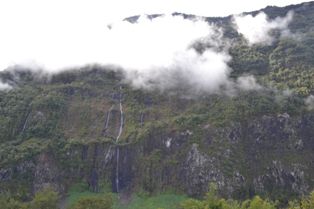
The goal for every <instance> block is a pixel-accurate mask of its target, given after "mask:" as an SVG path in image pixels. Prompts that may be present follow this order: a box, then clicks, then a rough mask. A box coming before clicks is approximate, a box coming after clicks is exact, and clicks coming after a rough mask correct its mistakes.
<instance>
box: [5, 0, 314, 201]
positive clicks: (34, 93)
mask: <svg viewBox="0 0 314 209" xmlns="http://www.w3.org/2000/svg"><path fill="white" fill-rule="evenodd" d="M291 10H292V11H293V12H294V18H293V20H292V22H291V23H290V24H289V29H290V31H291V33H293V34H298V36H299V37H300V38H295V37H290V36H287V37H283V38H279V39H277V40H275V41H274V43H272V44H271V45H261V44H254V45H251V46H250V45H248V44H247V43H246V42H245V41H244V37H243V36H242V35H241V34H239V33H238V32H237V31H236V30H235V29H234V28H233V27H232V26H231V24H232V23H231V22H232V17H231V16H228V17H221V18H220V17H215V18H210V17H208V18H205V19H206V21H208V22H209V23H215V24H218V25H220V26H221V27H223V28H224V36H225V37H229V38H232V39H233V40H234V42H233V44H232V46H231V47H230V54H231V55H232V57H233V59H232V61H231V63H230V67H231V68H232V69H233V71H232V72H231V77H232V79H236V78H238V77H240V76H243V75H254V76H255V78H256V79H257V81H258V82H259V83H260V84H261V85H263V86H265V87H266V88H264V89H263V90H249V91H240V92H239V93H237V95H235V96H230V95H225V94H219V93H217V94H210V95H197V96H196V97H191V96H190V95H188V94H186V92H185V91H184V90H182V89H181V90H180V89H177V90H176V91H175V92H171V93H165V92H161V91H159V90H143V89H134V88H133V87H131V86H130V85H129V84H128V83H125V82H124V80H123V76H124V75H123V71H120V70H116V69H114V68H112V67H111V66H100V65H90V66H86V67H82V68H81V69H73V70H68V71H64V72H61V73H58V74H54V75H52V76H47V75H45V74H44V73H43V72H41V71H33V70H29V69H27V68H21V67H16V68H12V69H8V70H5V71H1V72H0V78H1V80H2V81H3V82H6V83H9V84H10V85H12V86H13V87H14V88H13V89H12V90H10V91H0V112H1V114H0V192H2V193H4V192H9V193H10V194H12V195H13V196H14V197H16V198H19V199H22V200H29V199H31V197H32V195H33V194H34V193H35V192H36V191H40V190H41V189H43V188H46V187H52V188H53V189H54V190H56V191H58V192H59V193H60V194H63V195H64V194H67V193H68V192H69V189H70V188H72V187H73V185H76V184H80V183H82V184H86V185H88V189H89V190H90V191H92V192H99V191H102V190H103V189H104V188H107V187H108V185H109V187H110V190H111V191H113V192H118V193H135V192H139V191H145V192H147V193H149V194H156V193H158V192H164V191H169V190H171V191H174V192H178V193H184V194H187V195H189V196H193V197H202V196H203V195H204V194H205V193H206V192H207V191H208V188H209V187H208V185H209V184H210V183H215V184H216V185H217V188H218V192H219V194H220V195H221V196H223V197H232V198H235V199H245V198H249V197H253V196H254V195H257V194H258V195H261V196H264V197H267V198H271V199H279V200H282V201H286V200H288V199H291V198H294V197H298V196H302V195H305V194H308V193H309V192H310V191H312V190H313V189H314V161H313V159H314V138H313V137H314V112H313V109H314V108H313V103H314V101H313V100H314V99H313V96H311V95H313V94H314V59H313V54H314V2H307V3H302V4H298V5H291V6H287V7H282V8H281V7H266V8H264V9H262V10H259V11H254V12H250V13H245V14H251V15H253V16H254V15H257V14H258V13H259V12H261V11H262V12H265V13H266V14H267V15H268V16H269V18H270V19H275V18H276V17H278V16H280V17H283V16H285V15H286V14H287V13H288V12H289V11H291ZM173 15H183V16H184V18H195V16H193V15H185V14H180V13H175V14H173ZM156 17H158V15H152V16H151V18H156ZM137 18H138V17H136V16H134V17H131V18H129V19H126V20H127V21H132V22H136V21H137ZM198 47H200V48H199V50H200V51H201V50H202V47H206V46H198Z"/></svg>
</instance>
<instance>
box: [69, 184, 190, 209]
mask: <svg viewBox="0 0 314 209" xmlns="http://www.w3.org/2000/svg"><path fill="white" fill-rule="evenodd" d="M109 193H110V190H108V188H106V187H104V188H103V189H102V191H101V192H99V193H94V192H90V191H88V188H87V185H85V184H84V183H78V184H75V185H73V186H72V187H71V188H70V189H69V192H68V196H67V199H66V207H69V206H71V205H73V204H74V203H76V202H77V201H78V200H79V199H80V198H82V197H91V196H98V197H101V196H103V195H105V194H109ZM122 196H123V195H122ZM112 197H113V199H114V209H158V208H162V209H178V207H179V205H180V203H181V202H182V201H183V200H185V199H187V196H185V195H178V194H174V193H170V192H169V193H164V194H158V195H154V196H148V195H143V194H142V195H140V194H133V195H132V197H130V199H129V200H128V201H125V200H124V201H123V200H121V199H120V198H119V196H118V194H112Z"/></svg>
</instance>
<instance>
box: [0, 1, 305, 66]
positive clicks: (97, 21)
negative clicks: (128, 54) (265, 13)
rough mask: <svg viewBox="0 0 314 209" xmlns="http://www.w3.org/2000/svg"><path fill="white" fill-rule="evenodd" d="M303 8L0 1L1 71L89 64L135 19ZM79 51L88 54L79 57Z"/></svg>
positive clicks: (209, 3) (258, 4)
mask: <svg viewBox="0 0 314 209" xmlns="http://www.w3.org/2000/svg"><path fill="white" fill-rule="evenodd" d="M300 2H302V1H300V0H263V1H262V0H255V1H252V0H237V1H231V0H228V1H227V0H219V1H210V0H0V70H2V69H3V68H5V67H7V66H10V65H14V64H21V63H23V62H28V61H30V62H31V61H34V62H35V63H37V62H38V63H40V64H44V65H45V64H46V65H48V64H47V63H48V61H46V60H47V59H50V61H49V62H50V63H55V62H57V61H58V62H60V63H62V62H63V61H66V60H68V59H70V58H69V56H70V55H73V56H72V57H73V60H75V61H76V60H79V59H81V58H86V56H87V55H86V54H83V53H82V51H84V50H85V51H89V52H91V51H95V50H96V49H95V48H96V47H98V45H99V42H101V41H100V40H101V39H105V35H106V34H105V30H106V29H107V27H106V26H107V25H108V24H109V23H112V22H117V21H118V20H120V19H123V18H124V17H127V16H131V15H137V14H151V13H171V12H175V11H177V12H184V13H190V14H196V15H203V16H225V15H229V14H236V13H240V12H243V11H251V10H256V9H260V8H263V7H265V6H267V5H277V6H284V5H288V4H296V3H300ZM125 33H126V34H127V33H128V32H125ZM98 48H100V46H99V47H98ZM98 48H97V50H98ZM79 49H80V51H81V52H80V53H82V54H81V55H80V56H76V54H77V53H78V51H79ZM85 53H86V52H85ZM95 54H96V53H95ZM101 55H102V54H101ZM78 57H79V58H78ZM52 58H56V59H55V60H57V61H54V60H52ZM50 65H51V64H50Z"/></svg>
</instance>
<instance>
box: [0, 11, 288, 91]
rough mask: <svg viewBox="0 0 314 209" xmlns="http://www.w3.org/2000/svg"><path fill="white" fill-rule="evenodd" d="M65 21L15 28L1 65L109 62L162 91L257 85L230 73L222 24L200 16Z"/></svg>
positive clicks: (52, 69) (58, 66) (56, 67)
mask: <svg viewBox="0 0 314 209" xmlns="http://www.w3.org/2000/svg"><path fill="white" fill-rule="evenodd" d="M263 18H264V17H263ZM283 21H286V22H287V23H288V21H287V20H285V18H283V19H278V20H276V22H280V23H281V22H283ZM70 23H71V22H67V23H66V25H61V26H60V27H58V28H54V29H53V30H57V33H56V31H52V29H49V30H48V31H41V29H40V27H35V26H32V27H31V29H32V30H27V31H24V33H20V35H18V34H14V36H12V37H11V38H12V39H9V40H10V41H11V44H10V43H8V42H6V43H5V45H4V46H6V47H3V48H1V49H0V55H1V57H2V59H1V61H0V68H1V67H2V69H4V68H5V67H8V66H10V65H14V64H18V65H26V66H28V67H29V66H31V67H33V68H36V67H37V68H38V66H39V67H40V68H43V69H44V71H46V72H47V73H58V72H60V71H62V70H66V69H73V68H75V67H81V66H84V65H87V64H101V65H114V66H118V67H121V68H122V69H123V73H124V75H125V81H126V82H128V83H130V84H131V85H132V86H133V87H135V88H144V89H159V90H161V91H165V90H171V89H178V88H179V89H180V88H182V87H183V88H186V89H189V90H190V91H191V92H193V93H220V92H232V90H233V89H242V90H259V89H261V88H260V86H259V85H258V84H257V83H256V81H255V78H254V77H253V76H246V77H241V78H239V79H238V80H235V81H234V80H232V79H230V77H229V75H230V73H231V71H232V69H230V67H229V65H228V64H229V62H230V61H231V59H232V57H231V56H230V55H229V53H228V48H229V43H230V40H226V39H225V38H223V31H222V29H221V28H218V27H217V26H215V25H213V24H209V23H208V22H206V21H204V20H202V19H193V20H191V19H185V18H183V17H182V16H172V15H164V16H160V17H156V18H153V19H151V18H148V17H147V16H145V15H144V16H141V17H140V18H139V19H138V20H137V22H135V23H130V22H128V21H121V22H117V23H114V24H112V25H110V26H108V27H106V26H104V25H102V24H98V23H99V22H96V23H92V24H90V22H88V21H82V23H81V24H73V27H72V28H71V30H68V29H67V27H66V26H68V25H69V24H70ZM271 25H279V23H273V22H271ZM274 27H275V26H271V27H270V28H274ZM276 27H277V26H276ZM282 28H284V27H282ZM15 32H17V31H15ZM27 32H29V34H28V33H27ZM49 32H51V33H52V34H53V35H49ZM24 34H26V35H25V36H24ZM7 36H8V34H7ZM19 38H21V39H22V40H20V39H19ZM1 42H4V40H0V43H1ZM198 46H202V49H201V50H199V49H198ZM5 87H6V88H7V84H2V88H3V89H4V88H5ZM0 88H1V86H0ZM229 90H230V91H229Z"/></svg>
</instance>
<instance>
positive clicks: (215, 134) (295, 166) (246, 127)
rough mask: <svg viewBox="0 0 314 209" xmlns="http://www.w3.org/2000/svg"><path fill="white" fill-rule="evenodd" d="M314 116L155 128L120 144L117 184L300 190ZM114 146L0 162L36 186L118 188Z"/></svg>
mask: <svg viewBox="0 0 314 209" xmlns="http://www.w3.org/2000/svg"><path fill="white" fill-rule="evenodd" d="M313 119H314V116H313V115H310V114H309V115H307V116H302V117H299V118H293V117H290V116H289V115H288V114H283V115H277V116H263V117H261V118H257V119H255V120H252V121H251V122H250V123H249V124H248V123H234V124H232V125H231V126H230V127H221V128H207V127H204V128H205V129H206V130H207V129H208V130H207V132H206V134H205V135H204V136H203V139H202V140H201V141H199V142H198V143H196V142H193V143H192V137H193V135H194V133H193V132H192V131H189V130H186V131H181V132H177V131H176V132H173V131H168V130H163V129H161V130H154V131H152V132H151V134H150V135H149V136H148V137H147V138H146V139H143V140H141V141H138V142H136V143H132V144H126V145H123V146H122V145H119V150H120V161H119V162H120V164H119V188H120V190H132V189H134V188H136V187H142V188H144V189H145V190H147V191H150V192H153V191H156V190H165V189H167V188H169V187H172V188H176V189H178V190H183V191H185V192H186V193H187V194H189V195H191V196H202V195H203V194H204V193H205V192H206V191H207V190H208V188H209V187H208V186H209V184H210V183H216V184H217V186H218V189H219V191H220V192H221V193H222V194H223V195H225V196H232V197H237V198H244V197H247V196H251V195H254V194H268V195H272V196H276V194H278V193H281V194H288V195H301V194H304V193H306V192H308V191H310V190H311V189H313V185H314V184H313V178H314V176H313V175H314V174H313V168H314V166H313V159H314V156H313V155H314V152H313V149H314V146H313V144H314V142H313V138H312V136H313V128H312V127H313ZM116 148H117V145H114V144H111V143H93V144H90V145H74V146H72V147H69V148H68V149H67V150H65V151H64V153H63V154H62V155H63V157H62V155H60V154H57V153H54V152H53V151H51V152H45V153H42V154H40V155H39V156H38V157H37V158H36V160H35V161H34V162H23V163H21V164H19V165H16V166H15V167H13V168H1V169H0V181H1V182H7V181H10V180H12V179H14V178H16V177H17V176H23V175H28V176H31V178H30V179H33V180H32V185H33V190H34V191H38V190H40V189H42V188H44V187H47V186H50V187H53V188H54V189H56V190H57V191H60V192H64V191H65V190H66V187H67V186H68V185H70V184H71V183H73V182H75V181H80V180H84V181H85V182H87V183H88V185H89V187H90V189H91V190H92V191H95V192H97V191H99V189H100V186H101V182H103V181H109V182H111V183H112V189H113V191H115V182H116V179H115V178H116V169H117V167H116V166H117V163H116V157H117V156H116Z"/></svg>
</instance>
